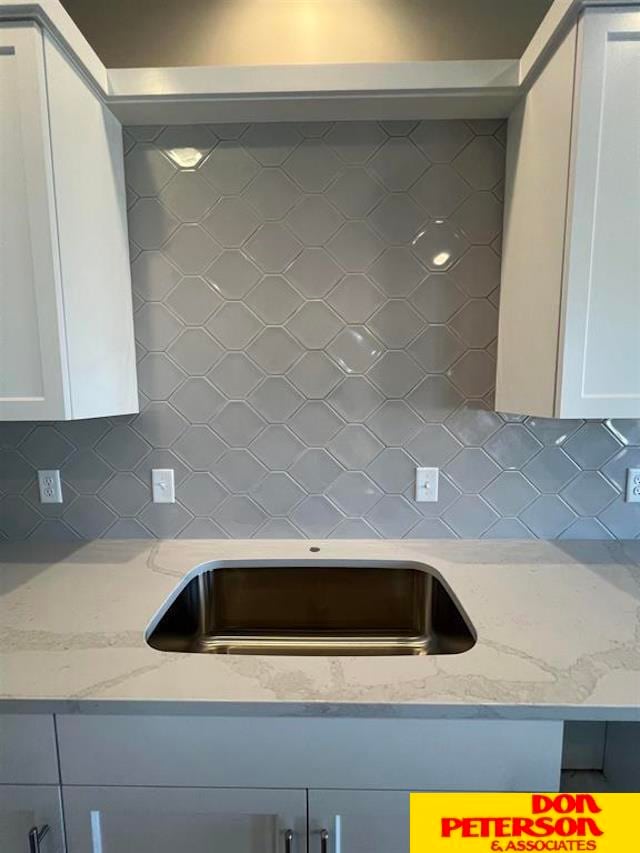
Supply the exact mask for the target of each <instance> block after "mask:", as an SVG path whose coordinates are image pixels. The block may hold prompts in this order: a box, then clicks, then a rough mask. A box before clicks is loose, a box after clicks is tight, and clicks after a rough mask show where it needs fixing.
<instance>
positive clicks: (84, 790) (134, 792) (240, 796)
mask: <svg viewBox="0 0 640 853" xmlns="http://www.w3.org/2000/svg"><path fill="white" fill-rule="evenodd" d="M63 798H64V808H65V821H66V828H67V845H68V853H87V851H90V850H92V851H94V853H176V851H183V850H184V851H188V853H306V826H307V825H306V792H305V791H296V790H275V789H274V790H258V789H241V788H238V789H231V788H144V787H136V788H129V787H111V788H94V787H83V786H80V787H66V788H63ZM289 830H291V832H292V833H293V836H292V838H291V840H290V841H288V839H287V833H288V831H289Z"/></svg>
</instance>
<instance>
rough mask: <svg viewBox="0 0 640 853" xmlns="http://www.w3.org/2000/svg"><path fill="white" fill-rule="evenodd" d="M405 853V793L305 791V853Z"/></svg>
mask: <svg viewBox="0 0 640 853" xmlns="http://www.w3.org/2000/svg"><path fill="white" fill-rule="evenodd" d="M343 850H344V851H348V853H407V851H408V850H409V792H408V791H316V790H312V791H309V853H341V851H343Z"/></svg>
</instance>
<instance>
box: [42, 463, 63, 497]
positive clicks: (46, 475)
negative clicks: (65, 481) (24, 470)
mask: <svg viewBox="0 0 640 853" xmlns="http://www.w3.org/2000/svg"><path fill="white" fill-rule="evenodd" d="M38 487H39V489H40V503H41V504H61V503H62V484H61V483H60V471H38Z"/></svg>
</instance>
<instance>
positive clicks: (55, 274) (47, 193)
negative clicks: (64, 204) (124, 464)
mask: <svg viewBox="0 0 640 853" xmlns="http://www.w3.org/2000/svg"><path fill="white" fill-rule="evenodd" d="M0 116H2V120H1V121H0V188H1V191H0V419H2V420H43V419H48V418H52V419H53V418H61V417H65V413H66V411H67V409H68V404H69V398H68V381H67V356H66V352H65V350H64V347H63V346H62V341H63V340H64V334H63V328H62V326H63V320H62V317H63V313H62V295H61V294H62V289H61V277H60V259H59V253H58V240H57V232H56V230H55V221H56V217H55V207H54V194H53V178H52V174H53V173H52V165H51V142H50V138H49V123H48V117H47V101H46V86H45V74H44V60H43V42H42V34H41V32H40V30H39V29H38V28H37V27H36V26H35V24H21V25H15V24H3V25H0Z"/></svg>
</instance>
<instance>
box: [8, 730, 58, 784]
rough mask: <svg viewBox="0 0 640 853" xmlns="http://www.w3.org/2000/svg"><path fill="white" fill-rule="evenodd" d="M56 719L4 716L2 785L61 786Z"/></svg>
mask: <svg viewBox="0 0 640 853" xmlns="http://www.w3.org/2000/svg"><path fill="white" fill-rule="evenodd" d="M58 782H59V779H58V760H57V756H56V737H55V729H54V726H53V717H52V716H51V715H49V714H0V784H10V785H38V784H40V785H57V784H58Z"/></svg>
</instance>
